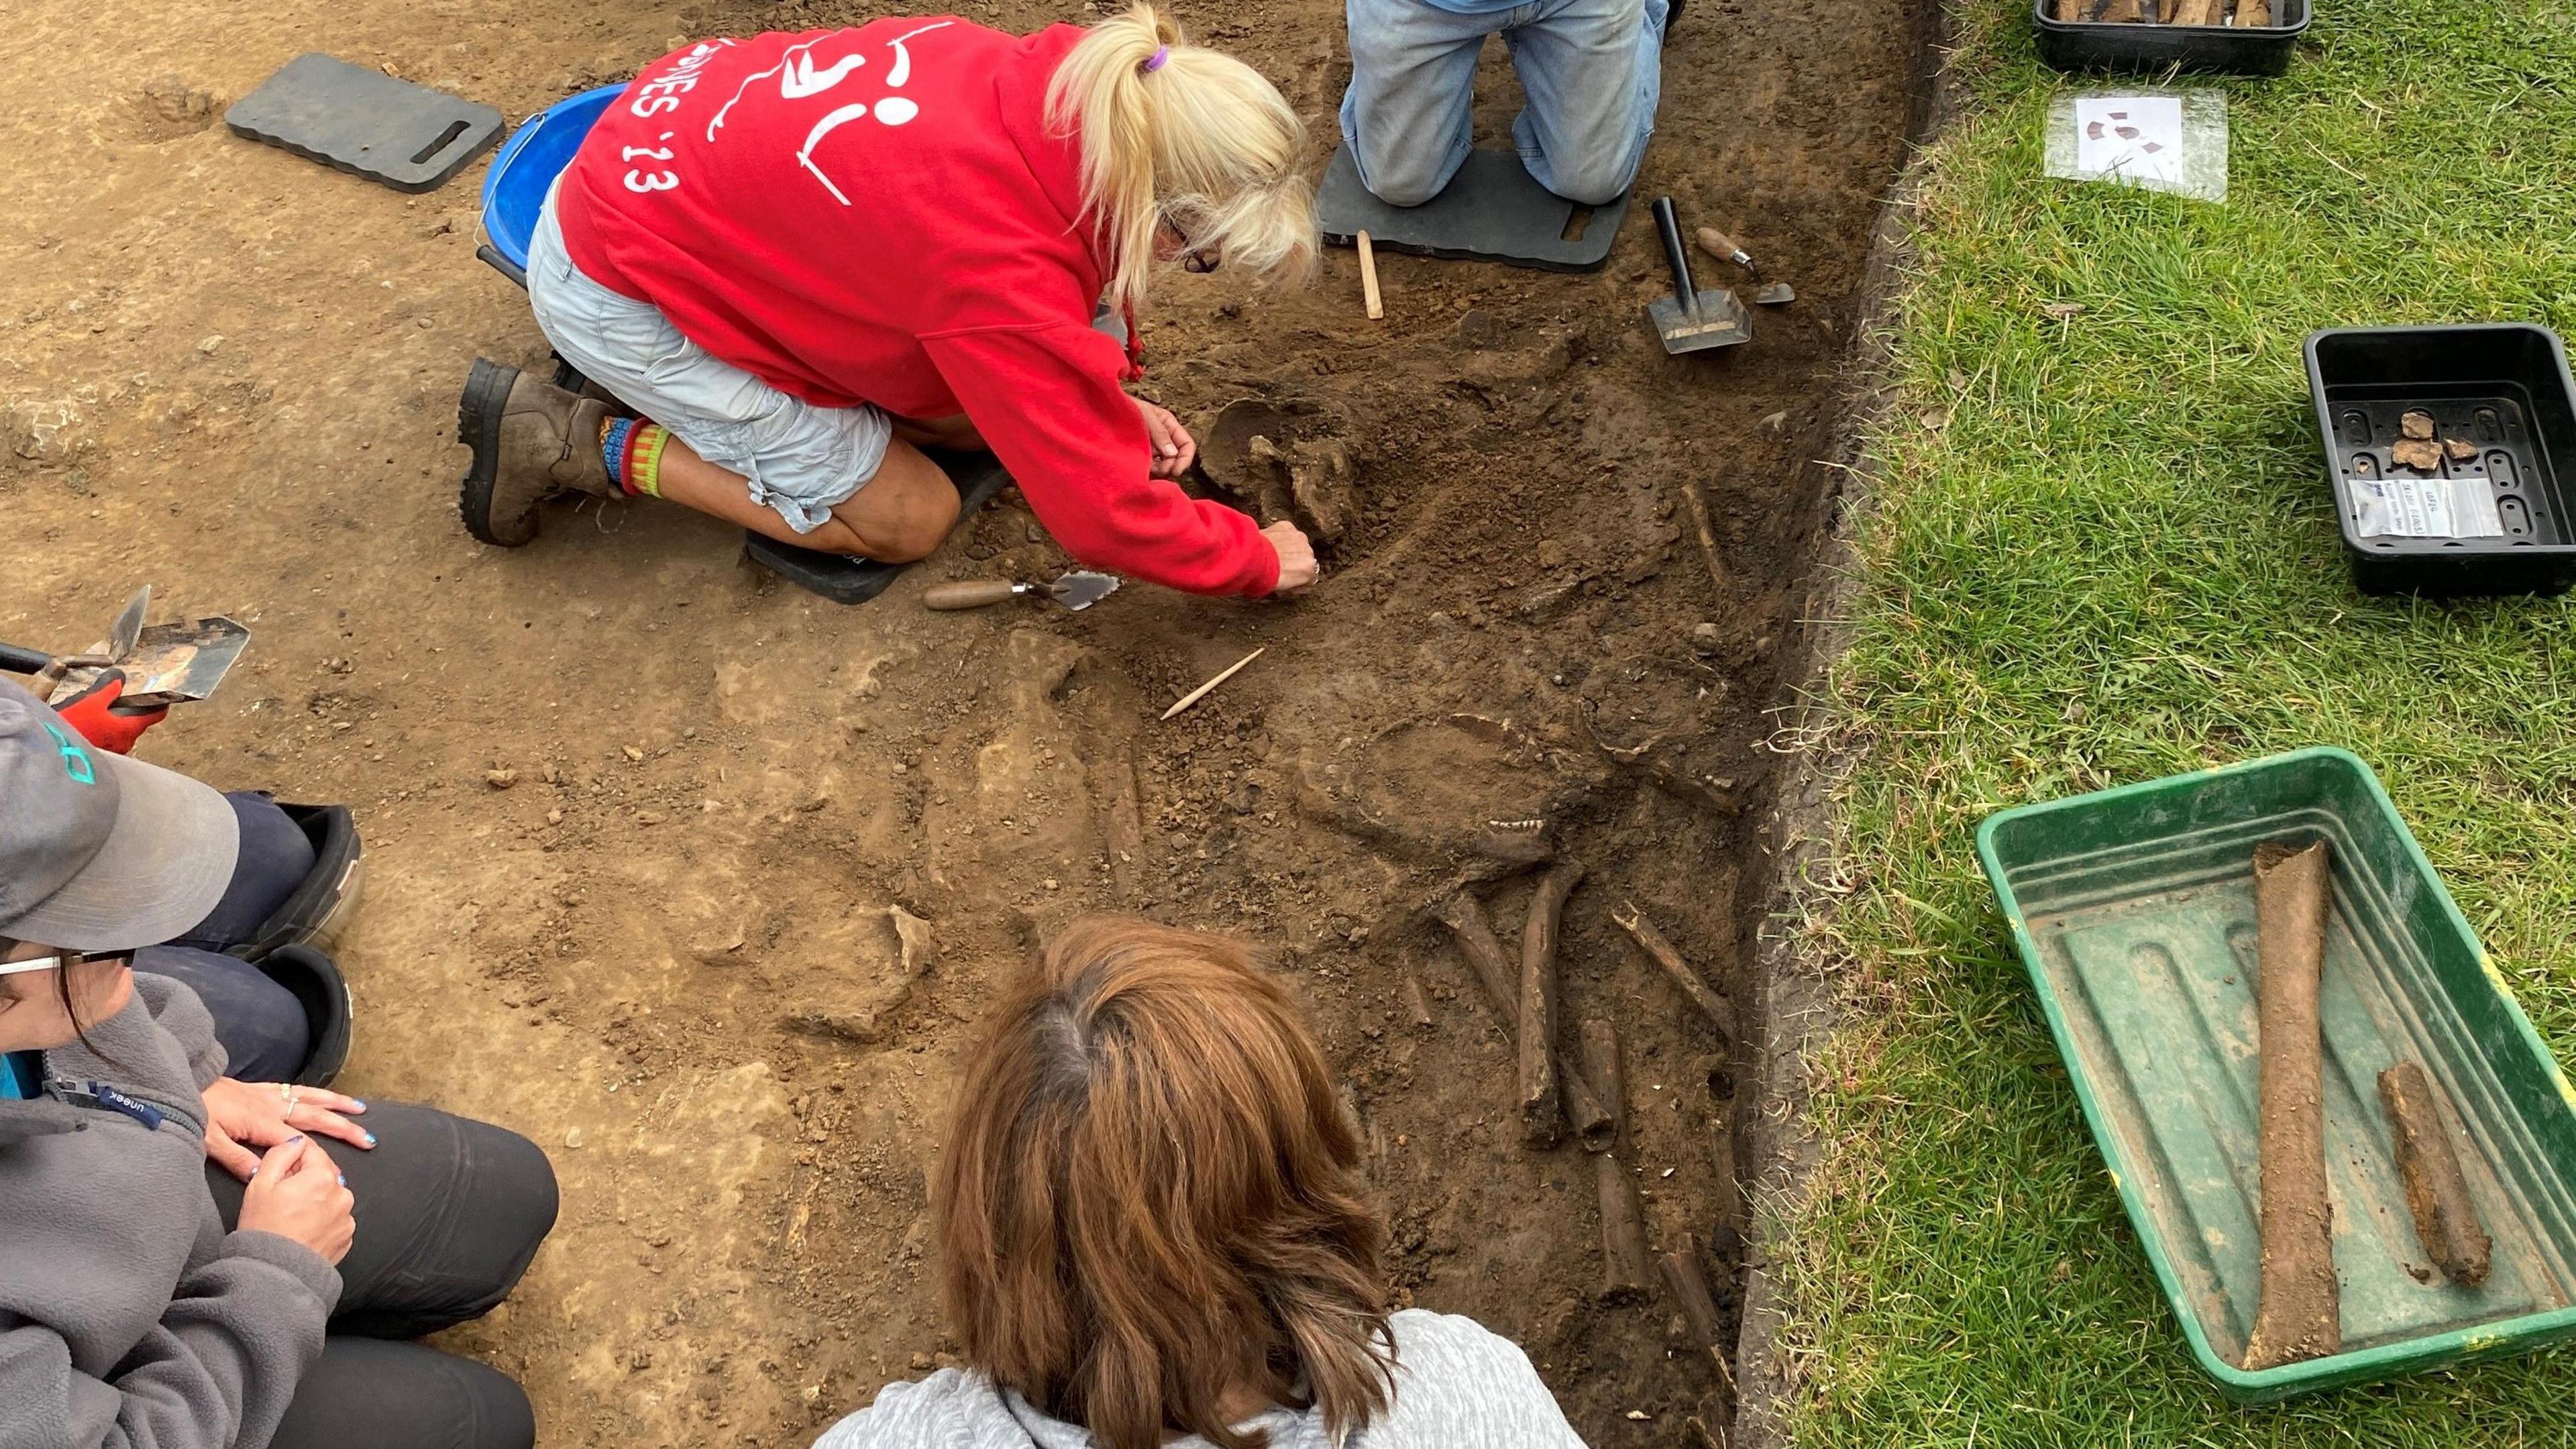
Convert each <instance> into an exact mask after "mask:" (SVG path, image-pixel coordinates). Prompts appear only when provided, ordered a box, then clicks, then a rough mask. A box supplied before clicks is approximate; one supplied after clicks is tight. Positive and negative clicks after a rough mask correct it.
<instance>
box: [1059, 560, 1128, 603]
mask: <svg viewBox="0 0 2576 1449" xmlns="http://www.w3.org/2000/svg"><path fill="white" fill-rule="evenodd" d="M1116 592H1118V576H1117V575H1115V574H1100V573H1093V572H1092V571H1091V570H1089V569H1075V570H1074V571H1073V572H1071V573H1066V574H1058V575H1056V577H1055V581H1054V582H1052V583H1050V584H1048V585H1047V595H1048V597H1050V598H1052V599H1054V600H1055V601H1056V602H1057V603H1059V604H1062V605H1064V606H1065V607H1066V608H1068V609H1088V608H1090V607H1091V606H1092V605H1094V604H1096V603H1099V602H1100V601H1101V600H1103V599H1105V598H1108V597H1109V596H1110V595H1111V594H1114V593H1116Z"/></svg>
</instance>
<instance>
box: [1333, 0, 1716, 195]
mask: <svg viewBox="0 0 2576 1449" xmlns="http://www.w3.org/2000/svg"><path fill="white" fill-rule="evenodd" d="M1348 6H1349V8H1348V12H1347V13H1348V17H1349V23H1350V31H1351V86H1350V89H1349V90H1348V91H1346V92H1344V93H1343V95H1342V141H1343V144H1344V145H1346V146H1347V147H1348V148H1349V150H1350V153H1351V160H1352V161H1353V162H1354V163H1355V164H1356V165H1357V166H1358V168H1359V175H1360V182H1361V184H1362V185H1365V186H1366V187H1368V189H1369V191H1370V193H1371V194H1372V195H1374V196H1376V197H1377V198H1378V199H1379V200H1380V201H1383V202H1386V203H1387V204H1388V205H1390V206H1419V205H1421V204H1422V203H1424V202H1426V201H1429V200H1430V199H1431V198H1433V197H1435V196H1437V195H1439V194H1440V191H1441V188H1443V187H1445V186H1447V185H1448V184H1449V178H1450V177H1452V176H1454V175H1456V174H1457V171H1458V167H1459V165H1460V164H1461V163H1463V162H1464V161H1465V160H1466V159H1467V153H1468V151H1469V150H1470V149H1472V145H1473V143H1472V138H1471V135H1470V116H1469V107H1470V105H1471V103H1472V101H1473V100H1474V91H1475V82H1476V56H1477V53H1478V52H1479V51H1481V50H1482V49H1483V48H1484V44H1485V37H1486V36H1488V35H1496V34H1499V35H1501V36H1502V37H1503V44H1504V45H1505V46H1507V47H1508V48H1509V49H1510V51H1511V56H1512V69H1513V71H1514V72H1515V73H1517V74H1518V75H1519V76H1520V79H1521V92H1522V95H1523V97H1524V98H1525V104H1523V106H1522V107H1521V113H1520V115H1519V116H1518V117H1517V118H1515V119H1514V120H1513V122H1512V139H1513V141H1514V143H1515V144H1516V145H1517V146H1518V147H1519V149H1520V153H1521V164H1522V165H1524V166H1527V167H1528V168H1529V173H1530V176H1531V177H1532V178H1533V179H1535V180H1536V181H1537V182H1538V184H1539V185H1541V186H1544V187H1546V188H1547V189H1548V190H1550V191H1552V192H1555V193H1556V194H1557V195H1559V196H1562V197H1564V198H1565V199H1566V200H1568V201H1574V202H1580V203H1583V204H1585V205H1587V206H1591V205H1599V204H1600V203H1602V202H1606V201H1610V200H1612V199H1614V198H1616V197H1617V196H1618V195H1619V194H1620V193H1621V192H1623V191H1626V190H1627V189H1628V184H1629V183H1630V182H1632V181H1634V180H1635V179H1636V177H1637V163H1638V162H1639V161H1640V160H1641V159H1643V158H1644V156H1645V154H1646V138H1647V137H1648V136H1650V135H1652V134H1654V129H1655V103H1656V101H1657V99H1658V98H1659V96H1660V95H1661V93H1662V89H1663V49H1664V34H1665V32H1666V30H1667V29H1668V28H1669V27H1670V24H1671V19H1672V12H1673V11H1675V10H1678V9H1679V8H1680V5H1679V4H1678V0H1518V3H1516V0H1348Z"/></svg>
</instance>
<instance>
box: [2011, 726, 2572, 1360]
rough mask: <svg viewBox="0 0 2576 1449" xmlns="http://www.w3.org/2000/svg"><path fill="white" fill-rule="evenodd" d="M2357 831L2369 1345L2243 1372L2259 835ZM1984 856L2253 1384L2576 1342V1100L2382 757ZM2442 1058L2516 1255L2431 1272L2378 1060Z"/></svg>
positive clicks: (2336, 848) (2048, 1008) (2253, 1264)
mask: <svg viewBox="0 0 2576 1449" xmlns="http://www.w3.org/2000/svg"><path fill="white" fill-rule="evenodd" d="M2319 836H2323V837H2325V838H2326V839H2327V840H2329V841H2330V842H2332V844H2333V854H2334V915H2333V920H2332V922H2331V923H2330V924H2329V926H2328V928H2327V934H2326V959H2325V985H2324V997H2323V1008H2322V1011H2323V1017H2324V1029H2325V1038H2326V1057H2325V1087H2326V1159H2327V1172H2328V1176H2329V1177H2330V1179H2331V1182H2332V1188H2331V1190H2332V1193H2333V1198H2334V1251H2335V1270H2336V1273H2337V1274H2338V1276H2340V1277H2341V1279H2342V1280H2343V1295H2342V1301H2343V1338H2344V1345H2345V1346H2344V1351H2343V1352H2341V1353H2338V1354H2335V1355H2332V1356H2331V1357H2327V1358H2318V1359H2310V1360H2308V1361H2306V1362H2304V1363H2294V1364H2286V1365H2283V1366H2281V1367H2279V1368H2272V1369H2264V1370H2261V1371H2259V1372H2248V1371H2246V1370H2245V1369H2243V1368H2240V1367H2238V1365H2239V1363H2240V1362H2241V1361H2242V1360H2243V1358H2244V1354H2245V1336H2246V1334H2247V1332H2248V1331H2249V1330H2251V1328H2252V1327H2253V1322H2254V1306H2255V1299H2256V1296H2257V1289H2258V1281H2259V1277H2260V1257H2261V1253H2260V1242H2259V1235H2258V1233H2257V1230H2256V1212H2257V1202H2258V1196H2257V1194H2258V1189H2259V1179H2258V1176H2257V1162H2258V1152H2257V1147H2256V1128H2255V1103H2256V1091H2255V1060H2256V1056H2255V1019H2256V1018H2255V998H2254V971H2255V954H2256V953H2255V933H2254V874H2253V854H2254V847H2255V846H2256V845H2257V844H2259V843H2261V842H2263V841H2266V840H2281V841H2285V842H2288V843H2291V844H2294V845H2295V844H2304V843H2305V842H2308V841H2311V840H2314V839H2316V838H2317V837H2319ZM1977 854H1978V856H1979V857H1980V858H1981V859H1982V860H1983V861H1984V863H1985V869H1986V876H1987V878H1988V879H1989V880H1991V881H1992V882H1993V883H1994V887H1995V894H1996V896H1997V897H1999V898H2000V900H2001V902H2002V905H2003V911H2004V916H2005V918H2006V919H2007V920H2009V921H2010V922H2011V923H2012V931H2013V940H2014V942H2015V943H2016V944H2017V945H2019V947H2020V948H2021V956H2022V961H2023V963H2024V964H2026V965H2027V966H2028V967H2029V968H2030V979H2031V983H2032V984H2033V985H2034V986H2036V987H2037V988H2038V989H2039V1000H2040V1006H2041V1008H2042V1009H2043V1010H2044V1011H2045V1012H2046V1013H2047V1016H2048V1026H2049V1030H2050V1031H2052V1032H2054V1033H2055V1034H2056V1036H2057V1049H2058V1051H2059V1052H2060V1053H2062V1054H2063V1055H2064V1056H2065V1058H2066V1071H2067V1075H2068V1077H2069V1078H2070V1079H2072V1080H2073V1082H2074V1084H2075V1094H2076V1096H2077V1098H2078V1099H2079V1100H2080V1101H2081V1102H2082V1103H2083V1106H2084V1116H2085V1119H2086V1120H2087V1121H2088V1122H2090V1123H2091V1124H2092V1127H2093V1137H2094V1140H2095V1141H2096V1142H2098V1143H2100V1144H2101V1148H2102V1155H2103V1157H2104V1158H2106V1159H2108V1160H2109V1163H2110V1167H2111V1176H2112V1181H2113V1182H2114V1183H2115V1184H2116V1185H2117V1186H2118V1188H2119V1191H2120V1201H2121V1203H2122V1204H2123V1205H2124V1206H2126V1207H2127V1209H2128V1211H2129V1220H2130V1222H2132V1223H2134V1224H2136V1225H2137V1230H2138V1237H2139V1239H2140V1240H2141V1241H2143V1242H2144V1243H2145V1244H2146V1249H2147V1259H2148V1261H2149V1262H2150V1263H2152V1264H2153V1265H2154V1266H2155V1270H2156V1277H2157V1279H2158V1280H2159V1281H2161V1282H2162V1283H2163V1284H2164V1289H2165V1296H2166V1297H2167V1298H2168V1299H2170V1300H2171V1301H2172V1303H2173V1309H2174V1316H2175V1317H2176V1318H2178V1319H2180V1320H2181V1321H2182V1330H2183V1337H2184V1338H2185V1339H2187V1340H2188V1341H2189V1342H2190V1344H2191V1352H2192V1356H2193V1357H2194V1358H2196V1359H2198V1360H2199V1362H2200V1366H2201V1367H2202V1368H2204V1369H2206V1370H2207V1371H2208V1372H2209V1375H2210V1377H2212V1378H2214V1379H2216V1380H2218V1383H2219V1386H2220V1388H2221V1389H2222V1390H2223V1391H2224V1392H2225V1393H2226V1394H2227V1396H2228V1397H2229V1398H2232V1399H2235V1400H2238V1401H2240V1402H2246V1403H2255V1402H2261V1401H2264V1400H2268V1399H2278V1398H2284V1397H2287V1396H2289V1395H2291V1394H2299V1393H2307V1392H2310V1391H2313V1390H2317V1389H2328V1388H2339V1387H2342V1386H2344V1385H2348V1384H2358V1383H2368V1382H2375V1381H2377V1380H2381V1379H2390V1378H2396V1377H2399V1376H2401V1375H2405V1374H2412V1373H2420V1372H2422V1371H2424V1370H2426V1369H2432V1368H2441V1367H2445V1366H2448V1365H2452V1364H2458V1363H2463V1362H2467V1361H2469V1360H2473V1359H2480V1358H2490V1357H2496V1356H2500V1355H2503V1354H2508V1353H2516V1352H2522V1351H2526V1350H2529V1349H2532V1348H2534V1347H2537V1346H2539V1345H2541V1344H2544V1343H2548V1342H2551V1341H2554V1340H2557V1339H2562V1338H2565V1337H2568V1336H2569V1335H2570V1334H2571V1333H2576V1096H2572V1095H2571V1094H2570V1092H2569V1090H2568V1086H2567V1080H2566V1078H2565V1077H2564V1076H2562V1075H2561V1074H2560V1072H2559V1070H2558V1064H2557V1062H2556V1061H2555V1060H2553V1059H2552V1058H2551V1056H2550V1054H2549V1050H2548V1048H2547V1047H2545V1046H2543V1045H2542V1044H2541V1041H2540V1037H2539V1035H2538V1034H2537V1033H2535V1032H2533V1031H2532V1029H2531V1023H2530V1021H2529V1020H2527V1019H2526V1018H2525V1017H2524V1016H2523V1014H2522V1008H2521V1007H2519V1006H2517V1005H2516V1004H2515V1003H2514V999H2513V994H2512V992H2511V991H2510V990H2508V989H2507V987H2506V986H2505V982H2504V978H2503V977H2502V976H2500V975H2498V974H2497V972H2496V970H2495V968H2494V967H2493V966H2492V965H2491V964H2490V963H2489V962H2488V960H2487V956H2486V952H2485V951H2483V950H2481V949H2480V948H2479V946H2478V943H2477V938H2476V937H2475V936H2473V935H2471V934H2470V932H2469V923H2468V922H2467V921H2466V920H2465V919H2463V918H2462V917H2461V915H2460V911H2459V907H2457V906H2455V905H2453V904H2452V903H2451V897H2450V893H2449V892H2447V891H2445V890H2444V889H2442V882H2441V881H2440V879H2439V878H2438V877H2436V876H2435V875H2434V873H2433V867H2432V864H2431V863H2430V862H2429V861H2427V860H2425V858H2424V852H2423V851H2422V850H2421V849H2420V848H2418V847H2417V846H2416V844H2415V837H2414V836H2412V835H2410V834H2408V833H2407V830H2406V826H2405V823H2404V822H2403V821H2401V820H2399V819H2398V818H2397V809H2396V807H2395V806H2394V805H2392V804H2390V803H2389V799H2388V793H2387V792H2386V791H2385V790H2383V789H2381V788H2380V785H2379V781H2378V779H2377V778H2376V777H2375V776H2373V775H2372V774H2371V772H2370V767H2369V766H2367V765H2365V764H2363V763H2362V762H2361V761H2360V760H2359V759H2358V758H2356V757H2354V756H2353V755H2351V754H2349V753H2347V752H2345V751H2343V750H2334V749H2307V750H2298V751H2295V752H2293V753H2290V754H2286V755H2276V756H2273V757H2272V758H2270V759H2265V760H2255V761H2252V762H2250V763H2247V764H2242V765H2232V766H2229V767H2227V768H2225V769H2218V770H2203V771H2200V772H2198V773H2195V774H2189V775H2176V776H2173V777H2172V778H2170V779H2164V780H2153V781H2149V782H2147V783H2146V784H2142V785H2128V786H2123V787H2121V788H2119V789H2116V790H2104V791H2101V792H2099V793H2096V794H2092V795H2079V796H2076V797H2074V798H2073V799H2067V800H2056V801H2051V802H2048V803H2046V804H2041V805H2025V806H2021V807H2019V808H2016V809H2012V810H2006V811H2003V812H2001V813H1999V814H1996V815H1994V816H1991V817H1989V818H1988V819H1987V820H1986V822H1985V824H1984V825H1983V826H1982V827H1980V828H1979V829H1978V831H1977ZM2403 1057H2413V1058H2414V1059H2415V1060H2417V1061H2419V1062H2421V1063H2422V1064H2423V1066H2424V1070H2425V1071H2426V1073H2427V1074H2429V1075H2430V1076H2431V1077H2432V1079H2433V1082H2434V1085H2435V1086H2436V1087H2437V1088H2439V1089H2440V1092H2441V1095H2442V1097H2443V1100H2444V1105H2445V1109H2446V1111H2447V1113H2448V1115H2449V1117H2450V1119H2451V1121H2450V1125H2451V1127H2452V1129H2453V1130H2452V1140H2453V1143H2454V1145H2455V1146H2457V1147H2458V1148H2459V1149H2460V1151H2461V1167H2462V1169H2463V1170H2464V1171H2465V1172H2466V1173H2467V1175H2468V1180H2469V1190H2470V1194H2471V1196H2472V1197H2473V1198H2475V1200H2476V1203H2477V1208H2478V1212H2479V1214H2480V1216H2481V1217H2482V1218H2483V1219H2484V1220H2485V1224H2486V1228H2487V1231H2488V1232H2489V1233H2490V1234H2492V1235H2493V1236H2494V1239H2495V1259H2494V1262H2495V1266H2494V1269H2493V1271H2492V1273H2491V1274H2490V1275H2489V1276H2488V1278H2487V1281H2486V1282H2485V1283H2484V1284H2483V1285H2482V1286H2480V1287H2478V1288H2474V1289H2471V1288H2460V1287H2455V1286H2452V1285H2451V1284H2448V1283H2446V1282H2444V1281H2443V1280H2442V1278H2441V1277H2440V1276H2439V1275H2438V1274H2434V1275H2431V1281H2430V1282H2429V1283H2427V1282H2418V1281H2417V1280H2416V1278H2415V1277H2414V1276H2413V1275H2412V1274H2410V1273H2409V1272H2408V1270H2407V1266H2406V1265H2408V1264H2412V1265H2414V1266H2416V1267H2417V1268H2423V1269H2429V1268H2430V1264H2431V1260H2430V1258H2429V1257H2428V1256H2427V1255H2426V1254H2425V1252H2424V1250H2423V1248H2422V1246H2421V1245H2420V1244H2419V1243H2418V1242H2417V1241H2416V1238H2415V1221H2414V1218H2413V1217H2412V1216H2411V1215H2410V1214H2409V1213H2408V1211H2407V1207H2406V1195H2405V1192H2404V1190H2403V1188H2402V1187H2401V1186H2400V1185H2399V1181H2398V1177H2397V1170H2396V1167H2395V1165H2394V1163H2393V1161H2392V1156H2391V1154H2392V1150H2393V1149H2392V1147H2391V1145H2390V1140H2389V1131H2388V1122H2387V1119H2386V1115H2385V1113H2384V1112H2383V1110H2382V1108H2381V1107H2380V1104H2379V1091H2378V1077H2379V1073H2380V1071H2381V1070H2382V1069H2383V1068H2386V1067H2388V1066H2390V1065H2392V1064H2393V1063H2395V1062H2396V1061H2398V1060H2399V1059H2400V1058H2403Z"/></svg>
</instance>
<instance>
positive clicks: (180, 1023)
mask: <svg viewBox="0 0 2576 1449" xmlns="http://www.w3.org/2000/svg"><path fill="white" fill-rule="evenodd" d="M134 988H135V992H134V1000H133V1001H132V1002H130V1003H129V1004H128V1005H127V1006H126V1008H125V1009H124V1010H123V1011H120V1012H118V1013H117V1014H116V1015H115V1016H114V1017H112V1018H110V1019H108V1020H107V1021H104V1022H101V1023H100V1024H98V1025H97V1026H95V1027H92V1028H91V1029H90V1032H89V1038H90V1041H91V1042H92V1043H93V1044H95V1047H96V1050H95V1051H93V1050H91V1049H89V1048H85V1047H82V1046H80V1045H78V1044H74V1045H72V1046H69V1047H65V1048H62V1049H60V1050H58V1051H49V1052H47V1053H45V1095H44V1096H42V1097H40V1098H37V1099H35V1100H33V1101H25V1102H18V1101H0V1449H96V1446H115V1449H125V1446H135V1449H145V1446H149V1449H265V1446H266V1445H267V1443H268V1440H269V1436H270V1435H272V1434H274V1433H275V1432H276V1431H277V1423H278V1420H279V1418H280V1417H281V1416H283V1415H284V1414H285V1412H286V1405H287V1401H288V1400H290V1399H291V1398H293V1397H294V1395H295V1381H296V1380H297V1379H298V1378H300V1377H301V1376H302V1375H303V1373H304V1370H305V1369H306V1368H307V1367H309V1366H310V1365H311V1364H312V1362H313V1360H314V1359H315V1358H317V1357H319V1356H320V1354H321V1352H322V1325H323V1322H324V1320H325V1319H327V1318H329V1317H330V1315H331V1308H332V1305H333V1304H335V1303H337V1302H338V1301H339V1298H340V1275H339V1273H338V1272H336V1271H334V1270H333V1268H332V1267H331V1265H330V1264H328V1263H325V1262H324V1261H322V1259H321V1257H320V1256H319V1255H317V1254H315V1253H314V1252H313V1251H312V1250H310V1249H308V1248H305V1247H303V1246H301V1245H300V1244H296V1243H292V1242H289V1241H287V1240H286V1239H284V1238H281V1237H278V1236H275V1235H274V1234H270V1233H252V1232H236V1233H226V1232H225V1231H224V1225H223V1219H222V1218H221V1216H220V1215H218V1214H217V1212H216V1211H215V1200H214V1198H213V1196H212V1195H211V1194H209V1193H208V1192H207V1191H206V1178H205V1160H206V1153H205V1102H204V1099H203V1098H202V1097H201V1096H199V1095H198V1094H199V1093H200V1092H201V1091H202V1090H203V1089H204V1087H205V1085H206V1084H207V1083H209V1082H211V1081H213V1080H214V1079H215V1078H216V1077H217V1076H218V1075H220V1074H221V1073H222V1071H223V1065H224V1054H223V1048H222V1047H220V1046H217V1045H216V1044H215V1033H214V1022H213V1021H212V1020H211V1019H210V1018H208V1016H207V1015H206V1009H205V1007H204V1006H203V1005H202V1004H200V1003H199V1002H198V1000H197V998H196V997H195V996H194V995H193V994H192V993H190V992H189V990H188V989H187V988H186V987H184V986H181V985H179V984H178V983H177V982H175V981H170V980H167V979H164V978H160V977H153V976H141V975H138V976H136V977H135V978H134ZM102 1088H103V1090H102ZM156 1117H157V1119H158V1120H157V1122H155V1121H152V1120H150V1119H153V1118H156Z"/></svg>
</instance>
